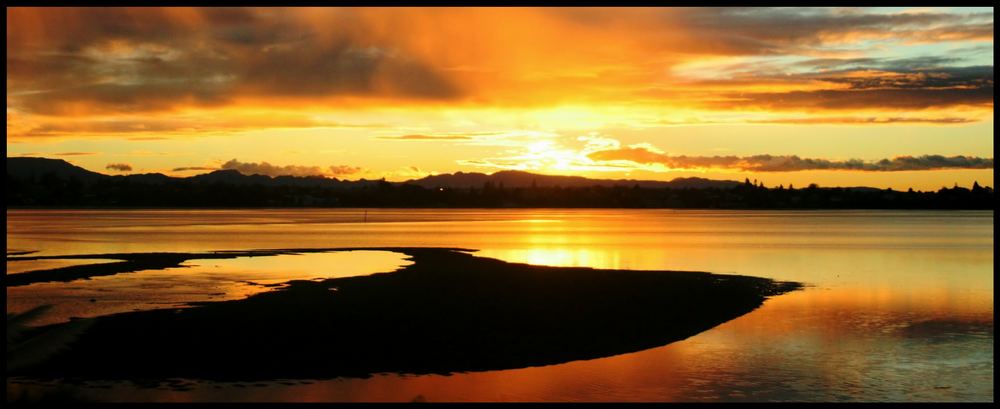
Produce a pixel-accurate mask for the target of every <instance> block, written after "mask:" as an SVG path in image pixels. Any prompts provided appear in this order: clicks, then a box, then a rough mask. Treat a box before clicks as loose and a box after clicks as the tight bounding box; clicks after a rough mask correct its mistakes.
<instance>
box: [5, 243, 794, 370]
mask: <svg viewBox="0 0 1000 409" xmlns="http://www.w3.org/2000/svg"><path fill="white" fill-rule="evenodd" d="M350 250H383V251H395V252H400V253H403V254H406V255H407V256H409V257H410V259H411V260H412V261H413V262H414V263H413V264H412V265H409V266H406V267H404V268H402V269H400V270H397V271H395V272H389V273H377V274H373V275H368V276H358V277H345V278H336V279H327V280H323V281H290V282H289V283H288V285H287V286H285V287H283V288H280V289H276V290H274V291H270V292H265V293H261V294H257V295H254V296H251V297H249V298H245V299H241V300H235V301H219V302H201V303H194V304H192V306H191V307H188V308H184V309H162V310H151V311H140V312H128V313H120V314H113V315H107V316H101V317H96V318H93V319H88V321H90V325H89V328H88V329H87V330H86V331H84V332H83V334H82V335H81V336H80V337H79V338H78V339H77V340H76V341H75V342H73V343H72V344H71V345H70V346H69V348H68V349H66V350H64V351H62V352H60V353H58V354H56V355H54V356H53V357H51V359H49V360H48V361H45V362H44V363H42V364H41V365H38V366H35V367H32V368H29V369H25V370H23V371H19V372H17V373H10V374H9V375H11V376H18V375H23V376H29V377H39V378H47V377H57V378H65V377H70V378H76V377H79V378H87V379H136V378H169V377H188V378H196V379H215V380H262V379H276V378H292V379H302V378H309V379H330V378H335V377H367V376H371V375H372V374H375V373H404V374H428V373H436V374H450V373H454V372H466V371H486V370H496V369H512V368H523V367H529V366H540V365H550V364H558V363H564V362H570V361H575V360H580V359H592V358H600V357H606V356H612V355H618V354H623V353H629V352H635V351H640V350H644V349H648V348H652V347H657V346H661V345H665V344H668V343H671V342H674V341H678V340H681V339H685V338H688V337H690V336H693V335H695V334H697V333H700V332H702V331H705V330H707V329H709V328H712V327H714V326H716V325H719V324H721V323H723V322H726V321H728V320H731V319H733V318H736V317H738V316H741V315H743V314H746V313H748V312H750V311H752V310H754V309H756V308H757V307H759V306H760V305H761V304H762V303H763V302H764V300H766V299H767V298H769V297H772V296H775V295H780V294H783V293H785V292H789V291H794V290H797V289H800V288H801V287H802V285H801V284H799V283H792V282H776V281H773V280H770V279H765V278H756V277H747V276H734V275H716V274H710V273H704V272H679V271H639V270H607V269H592V268H579V267H546V266H533V265H528V264H516V263H506V262H503V261H500V260H496V259H490V258H483V257H476V256H473V255H471V254H468V253H467V252H468V251H471V250H468V249H456V248H416V247H407V248H393V247H381V248H380V247H364V248H356V247H351V248H330V249H282V250H267V251H253V252H226V253H222V254H220V253H207V254H202V253H146V254H145V255H142V254H131V255H129V254H115V255H102V257H103V258H119V259H120V258H121V257H126V256H128V257H129V258H128V260H129V261H126V263H129V262H131V263H140V264H141V263H144V262H153V263H156V262H159V263H164V262H165V261H164V260H168V261H171V262H180V261H183V260H187V259H192V258H200V257H206V256H214V257H206V258H231V257H239V256H241V255H246V256H248V255H250V253H252V254H253V255H257V256H260V255H275V254H284V253H303V252H319V251H350ZM144 256H145V257H146V258H143V257H144ZM42 257H45V256H37V258H42ZM76 257H77V258H87V257H89V258H93V257H96V255H78V256H76ZM49 258H66V257H64V256H58V257H53V256H50V257H49ZM182 259H183V260H182ZM178 260H180V261H178ZM116 264H117V263H116ZM106 266H107V265H104V266H103V267H106ZM78 267H80V266H78ZM70 268H72V267H70ZM95 268H96V266H95ZM56 270H65V268H64V269H56ZM15 276H16V275H15ZM10 277H11V276H8V278H10ZM74 322H78V321H72V322H70V323H68V324H55V325H51V326H45V327H38V328H34V329H32V330H31V331H34V332H39V333H40V332H44V331H49V330H53V329H58V328H60V327H61V326H66V325H70V324H73V323H74Z"/></svg>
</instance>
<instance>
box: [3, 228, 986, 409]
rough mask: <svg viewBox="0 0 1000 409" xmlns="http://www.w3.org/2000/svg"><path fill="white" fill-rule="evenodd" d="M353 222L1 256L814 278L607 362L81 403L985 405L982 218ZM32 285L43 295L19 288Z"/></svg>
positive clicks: (88, 239)
mask: <svg viewBox="0 0 1000 409" xmlns="http://www.w3.org/2000/svg"><path fill="white" fill-rule="evenodd" d="M363 217H364V213H363V210H359V209H345V210H245V211H244V210H237V211H232V210H225V211H217V210H208V211H205V210H199V211H164V210H155V211H8V212H7V250H8V252H10V251H37V252H38V253H35V254H39V255H60V254H62V255H65V254H99V253H111V252H146V251H214V250H246V249H266V248H289V247H340V246H345V247H348V246H448V247H465V248H473V249H478V250H480V251H479V252H478V253H477V254H478V255H481V256H486V257H494V258H499V259H503V260H507V261H513V262H526V263H532V264H545V265H556V266H591V267H600V268H617V269H662V270H698V271H710V272H716V273H736V274H745V275H754V276H761V277H771V278H776V279H781V280H795V281H800V282H805V283H807V284H809V285H810V287H808V288H807V289H805V290H803V291H798V292H794V293H790V294H786V295H782V296H779V297H776V298H773V299H771V300H768V301H767V302H766V303H765V304H764V306H763V307H761V308H760V309H758V310H756V311H754V312H751V313H749V314H747V315H744V316H742V317H740V318H737V319H735V320H732V321H730V322H727V323H725V324H722V325H720V326H718V327H715V328H713V329H711V330H708V331H706V332H703V333H701V334H698V335H696V336H693V337H691V338H688V339H686V340H684V341H680V342H676V343H673V344H670V345H667V346H663V347H659V348H653V349H649V350H646V351H641V352H637V353H631V354H625V355H619V356H614V357H607V358H601V359H594V360H588V361H576V362H570V363H566V364H560V365H552V366H545V367H534V368H525V369H517V370H506V371H490V372H479V373H466V374H456V375H452V376H436V375H431V376H397V375H390V374H387V375H379V376H375V377H373V378H370V379H335V380H326V381H306V383H301V382H298V381H296V382H283V381H276V382H271V383H267V384H262V385H256V386H255V385H243V384H239V385H236V384H220V383H210V382H195V383H194V384H191V385H188V386H186V389H189V390H185V391H177V390H166V389H142V388H136V387H133V386H131V385H129V384H110V385H103V386H108V387H110V389H87V388H84V389H74V390H73V391H72V393H74V394H78V395H80V396H83V397H88V398H93V399H105V400H166V401H200V400H209V401H220V400H246V401H257V400H261V401H273V400H277V401H285V400H287V401H299V400H304V401H328V400H333V401H344V400H362V401H367V400H376V401H409V400H412V399H414V398H415V397H417V396H422V397H423V398H425V399H426V400H428V401H469V400H472V401H480V400H487V401H494V400H513V401H525V400H527V401H564V400H566V401H575V400H583V401H593V400H607V401H744V400H806V401H840V400H843V401H992V400H993V213H992V212H991V211H986V212H934V211H929V212H923V211H906V212H894V211H823V212H790V211H675V210H536V209H529V210H453V209H449V210H409V209H406V210H368V213H367V223H363V222H362V220H363ZM290 257H295V256H290ZM383 261H384V262H387V263H390V264H391V263H397V264H398V260H395V261H393V260H389V259H386V260H383ZM213 262H214V261H213ZM11 264H12V263H8V267H10V266H11ZM245 267H246V268H245V269H246V270H247V271H249V270H252V268H251V266H250V265H246V266H245ZM384 268H388V267H384ZM361 270H364V269H363V268H362V269H361ZM361 270H359V271H361ZM389 270H391V268H389ZM227 271H232V274H237V272H236V271H243V269H241V268H236V269H235V270H227ZM159 274H163V272H162V271H161V272H160V273H159ZM135 276H138V274H136V275H133V277H135ZM118 280H119V281H121V280H122V278H121V277H119V278H118ZM135 280H138V279H135ZM69 284H73V285H78V284H80V282H74V283H69ZM32 288H39V289H41V288H42V285H33V286H27V287H23V290H24V291H25V292H29V293H30V291H31V289H32ZM38 293H41V290H39V291H38ZM7 294H8V309H11V301H10V298H11V295H12V293H11V290H10V289H8V293H7ZM18 387H20V386H18ZM36 388H37V387H36ZM29 389H30V388H29ZM10 391H11V384H10V382H8V392H10ZM29 392H30V390H29Z"/></svg>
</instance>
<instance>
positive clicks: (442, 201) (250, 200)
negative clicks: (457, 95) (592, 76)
mask: <svg viewBox="0 0 1000 409" xmlns="http://www.w3.org/2000/svg"><path fill="white" fill-rule="evenodd" d="M6 198H7V206H8V207H431V208H448V207H482V208H498V207H557V208H574V207H596V208H702V209H992V208H993V198H994V191H993V189H992V188H990V187H982V186H979V184H978V183H977V184H975V185H974V186H972V187H971V189H970V188H964V187H959V186H957V185H956V186H954V187H952V188H941V189H940V190H938V191H936V192H916V191H913V190H912V189H911V190H910V191H907V192H900V191H895V190H892V189H877V188H871V187H848V188H840V187H834V188H821V187H818V186H816V185H810V186H809V187H807V188H805V189H793V188H791V187H789V188H788V189H786V188H784V187H783V186H781V187H778V188H765V187H764V186H762V185H759V184H753V183H751V182H750V181H749V180H746V181H744V182H742V183H740V182H735V181H722V180H709V179H702V178H678V179H674V180H672V181H648V180H646V181H644V180H610V179H589V178H584V177H580V176H552V175H539V174H533V173H528V172H520V171H502V172H497V173H494V174H490V175H487V174H483V173H465V172H457V173H454V174H445V175H435V176H428V177H425V178H421V179H415V180H409V181H405V182H387V181H385V180H365V179H360V180H355V181H350V180H340V179H336V178H326V177H322V176H278V177H271V176H265V175H245V174H242V173H240V172H239V171H237V170H232V169H228V170H216V171H213V172H210V173H206V174H200V175H195V176H190V177H183V178H178V177H171V176H166V175H163V174H159V173H147V174H132V175H114V176H111V175H104V174H101V173H97V172H91V171H89V170H86V169H83V168H80V167H78V166H74V165H72V164H70V163H68V162H66V161H63V160H59V159H46V158H7V184H6Z"/></svg>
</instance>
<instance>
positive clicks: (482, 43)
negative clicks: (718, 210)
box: [7, 8, 993, 190]
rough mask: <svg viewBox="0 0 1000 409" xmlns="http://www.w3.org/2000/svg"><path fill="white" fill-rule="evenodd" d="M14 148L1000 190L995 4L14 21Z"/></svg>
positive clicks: (10, 147)
mask: <svg viewBox="0 0 1000 409" xmlns="http://www.w3.org/2000/svg"><path fill="white" fill-rule="evenodd" d="M7 155H8V156H9V157H15V156H40V157H49V158H60V159H65V160H67V161H69V162H71V163H74V164H76V165H79V166H82V167H85V168H87V169H90V170H93V171H98V172H102V173H108V174H126V173H147V172H161V173H165V174H169V175H173V176H190V175H194V174H198V173H206V172H209V171H211V170H214V169H220V168H234V169H239V170H241V171H243V172H247V173H254V172H256V173H265V174H271V175H279V174H294V175H308V174H322V175H325V176H330V177H337V178H341V179H352V180H353V179H359V178H367V179H373V178H381V177H385V178H386V179H388V180H406V179H412V178H419V177H423V176H427V175H430V174H437V173H450V172H456V171H464V172H484V173H492V172H495V171H498V170H504V169H517V170H526V171H531V172H537V173H545V174H562V175H582V176H588V177H597V178H616V179H617V178H633V179H654V180H670V179H673V178H676V177H689V176H699V177H706V178H713V179H735V180H742V179H743V178H744V177H749V178H751V179H759V180H762V181H763V182H764V183H765V184H766V185H768V186H776V185H778V184H784V185H786V186H787V185H788V184H789V183H792V184H795V185H796V186H800V185H801V186H805V185H807V184H809V183H818V184H819V185H821V186H860V185H866V186H875V187H893V188H897V189H906V188H909V187H913V188H915V189H920V190H928V189H935V190H936V189H938V188H940V187H942V186H949V187H950V186H952V185H953V184H955V183H958V184H959V185H962V186H969V185H971V184H972V182H973V181H978V182H979V183H980V184H984V185H989V186H993V9H992V8H982V9H975V8H963V9H948V8H942V9H927V8H879V9H865V8H827V9H768V8H752V9H736V8H733V9H719V8H714V9H698V8H665V9H648V8H627V9H613V8H612V9H601V8H596V9H595V8H585V9H572V8H570V9H563V8H559V9H555V8H501V9H492V8H460V9H458V8H456V9H451V8H426V9H353V8H349V9H339V8H323V9H310V8H293V9H272V8H263V9H228V8H226V9H208V8H195V9H188V8H170V9H155V8H143V9H125V8H93V9H53V8H38V9H35V8H8V9H7Z"/></svg>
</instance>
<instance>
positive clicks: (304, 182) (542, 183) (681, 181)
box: [7, 157, 742, 189]
mask: <svg viewBox="0 0 1000 409" xmlns="http://www.w3.org/2000/svg"><path fill="white" fill-rule="evenodd" d="M46 173H51V174H53V175H55V176H58V177H62V178H67V177H76V178H78V179H80V180H81V181H82V182H85V183H86V182H95V181H97V180H100V179H102V178H124V179H127V180H130V181H136V182H142V183H154V184H156V183H164V182H166V181H170V180H188V181H192V182H195V183H228V184H235V185H252V184H263V185H274V186H317V187H319V186H327V187H346V186H351V185H357V184H361V185H370V184H375V183H378V182H381V181H379V180H367V179H358V180H341V179H337V178H328V177H324V176H287V175H282V176H267V175H261V174H251V175H247V174H244V173H241V172H239V171H238V170H236V169H219V170H214V171H212V172H208V173H202V174H197V175H193V176H187V177H175V176H167V175H164V174H162V173H144V174H131V175H106V174H103V173H99V172H93V171H90V170H87V169H84V168H82V167H80V166H76V165H73V164H71V163H69V162H67V161H65V160H63V159H49V158H36V157H18V158H10V157H8V158H7V175H8V177H11V176H14V177H15V178H16V179H38V178H40V177H42V176H43V175H44V174H46ZM387 183H392V184H396V185H405V184H411V185H417V186H420V187H424V188H442V187H443V188H452V189H456V188H480V187H483V186H484V185H485V184H492V186H493V187H500V186H503V187H505V188H527V187H595V186H602V187H613V186H626V187H633V186H639V187H642V188H680V189H684V188H688V189H701V188H731V187H736V186H739V185H740V184H742V183H741V182H737V181H733V180H715V179H705V178H697V177H689V178H675V179H673V180H670V181H659V180H639V179H592V178H587V177H583V176H565V175H545V174H539V173H531V172H524V171H517V170H503V171H499V172H495V173H492V174H486V173H480V172H462V171H459V172H455V173H446V174H440V175H431V176H426V177H423V178H419V179H410V180H406V181H402V182H387Z"/></svg>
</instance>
